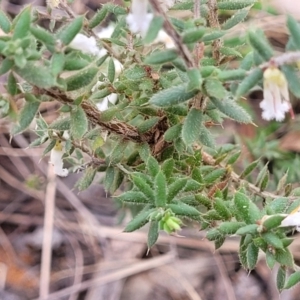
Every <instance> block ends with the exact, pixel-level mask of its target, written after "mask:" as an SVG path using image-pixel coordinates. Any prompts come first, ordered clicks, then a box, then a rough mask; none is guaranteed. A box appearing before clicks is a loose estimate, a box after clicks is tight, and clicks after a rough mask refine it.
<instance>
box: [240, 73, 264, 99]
mask: <svg viewBox="0 0 300 300" xmlns="http://www.w3.org/2000/svg"><path fill="white" fill-rule="evenodd" d="M262 77H263V71H262V70H261V69H255V70H253V71H252V72H251V73H250V74H249V75H248V76H247V77H246V78H245V79H244V80H243V81H242V82H241V83H240V84H239V86H238V88H237V90H236V97H237V98H239V97H241V96H244V95H246V94H247V93H248V92H249V91H250V90H251V89H252V88H253V87H254V86H255V85H257V84H258V82H259V81H260V80H261V79H262Z"/></svg>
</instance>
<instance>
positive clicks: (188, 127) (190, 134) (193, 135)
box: [181, 108, 203, 146]
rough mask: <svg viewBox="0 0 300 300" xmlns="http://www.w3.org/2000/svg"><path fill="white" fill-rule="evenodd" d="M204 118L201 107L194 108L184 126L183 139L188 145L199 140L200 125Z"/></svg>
mask: <svg viewBox="0 0 300 300" xmlns="http://www.w3.org/2000/svg"><path fill="white" fill-rule="evenodd" d="M202 120H203V114H202V112H201V111H200V110H199V109H196V108H192V109H191V110H190V111H189V113H188V115H187V117H186V119H185V121H184V123H183V127H182V132H181V136H182V140H183V142H184V143H185V144H186V146H191V145H193V143H194V142H195V141H196V140H197V138H198V135H199V131H200V127H201V124H202Z"/></svg>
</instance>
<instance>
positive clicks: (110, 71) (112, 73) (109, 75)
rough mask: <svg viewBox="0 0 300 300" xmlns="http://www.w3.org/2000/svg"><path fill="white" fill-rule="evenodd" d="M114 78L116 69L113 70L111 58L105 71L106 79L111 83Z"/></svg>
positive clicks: (113, 64) (113, 65)
mask: <svg viewBox="0 0 300 300" xmlns="http://www.w3.org/2000/svg"><path fill="white" fill-rule="evenodd" d="M115 76H116V69H115V63H114V60H113V59H112V58H110V60H109V61H108V70H107V78H108V80H109V81H110V82H111V83H112V82H113V81H114V80H115Z"/></svg>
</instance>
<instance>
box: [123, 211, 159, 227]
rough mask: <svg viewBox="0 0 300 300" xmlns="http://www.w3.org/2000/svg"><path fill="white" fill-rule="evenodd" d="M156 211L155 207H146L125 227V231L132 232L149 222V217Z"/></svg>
mask: <svg viewBox="0 0 300 300" xmlns="http://www.w3.org/2000/svg"><path fill="white" fill-rule="evenodd" d="M154 211H155V208H151V209H149V208H148V207H145V208H144V209H143V210H142V211H141V212H140V213H139V214H138V215H136V216H135V217H134V218H133V219H132V220H131V221H130V222H129V223H128V224H127V226H126V227H125V229H124V231H125V232H132V231H135V230H137V229H139V228H141V227H143V226H144V225H145V224H147V223H148V218H149V216H150V215H151V213H153V212H154Z"/></svg>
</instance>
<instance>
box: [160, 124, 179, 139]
mask: <svg viewBox="0 0 300 300" xmlns="http://www.w3.org/2000/svg"><path fill="white" fill-rule="evenodd" d="M181 131H182V124H176V125H174V126H172V127H170V128H169V129H168V130H167V131H166V132H165V134H164V139H165V141H166V142H172V141H174V140H176V139H177V138H178V137H179V136H180V133H181Z"/></svg>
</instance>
